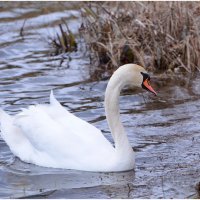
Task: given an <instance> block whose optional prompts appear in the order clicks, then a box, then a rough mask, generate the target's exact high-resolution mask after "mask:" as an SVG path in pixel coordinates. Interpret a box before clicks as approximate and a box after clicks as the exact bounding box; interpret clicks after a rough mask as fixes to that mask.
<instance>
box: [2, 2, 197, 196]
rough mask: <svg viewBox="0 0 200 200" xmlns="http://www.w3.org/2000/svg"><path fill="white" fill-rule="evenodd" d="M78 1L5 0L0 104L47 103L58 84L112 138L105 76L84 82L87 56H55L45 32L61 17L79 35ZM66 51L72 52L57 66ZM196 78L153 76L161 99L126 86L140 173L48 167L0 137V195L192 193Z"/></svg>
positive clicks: (123, 102) (63, 97)
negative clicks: (22, 158) (105, 105)
mask: <svg viewBox="0 0 200 200" xmlns="http://www.w3.org/2000/svg"><path fill="white" fill-rule="evenodd" d="M75 4H76V3H75ZM75 4H73V3H71V2H62V3H54V2H52V3H51V2H39V3H37V2H28V3H27V2H12V3H11V2H4V3H3V4H2V3H0V5H2V6H1V8H0V18H1V21H0V25H1V30H0V34H1V38H0V77H1V79H0V104H1V107H2V108H4V109H5V110H7V111H8V112H9V113H11V114H15V113H17V112H19V110H20V108H21V107H26V106H28V105H31V104H36V103H38V102H39V103H47V102H48V101H49V93H50V90H51V89H53V90H54V93H55V96H56V97H57V99H58V100H59V101H60V102H61V103H62V104H63V105H64V106H65V107H66V108H67V109H68V110H70V111H71V112H73V113H75V114H76V115H77V116H79V117H81V118H82V119H84V120H86V121H89V122H90V123H92V124H94V125H95V126H96V127H98V128H100V129H101V130H102V132H103V134H104V135H105V136H106V138H108V139H109V140H110V141H111V142H113V139H112V138H111V135H110V132H109V129H108V125H107V123H106V120H105V113H104V108H103V100H104V91H105V88H106V84H107V81H100V82H90V81H88V80H87V78H88V73H87V72H88V68H87V67H88V66H89V59H88V58H86V56H85V55H84V52H82V51H81V47H80V48H79V50H78V51H77V52H73V53H71V54H70V55H58V56H50V55H51V52H50V50H49V46H48V40H47V39H46V38H48V36H49V35H54V34H55V33H56V30H57V25H58V24H59V23H60V22H61V18H64V19H66V20H67V23H68V26H69V27H70V28H71V30H72V31H73V32H74V33H75V34H77V33H78V27H79V26H80V23H81V20H80V18H79V17H80V13H79V12H78V10H77V9H76V5H75ZM25 19H26V22H25V26H24V36H23V37H21V36H20V34H19V31H20V29H21V27H22V24H23V22H24V20H25ZM79 42H81V41H80V40H79ZM62 56H65V57H68V56H70V58H69V59H66V60H65V61H64V62H63V63H62V65H61V66H60V58H61V57H62ZM59 66H60V67H59ZM199 77H200V76H198V75H196V76H195V77H190V78H187V80H184V81H185V82H184V81H183V83H182V82H181V83H180V81H177V79H179V80H180V77H179V76H177V77H174V78H172V79H164V78H162V79H161V78H160V77H155V78H154V79H152V82H156V84H155V85H156V86H157V91H158V94H159V96H158V97H152V95H151V94H147V93H145V92H144V91H141V90H133V91H124V92H123V94H122V95H121V97H120V107H121V119H122V122H123V123H124V125H125V126H126V132H127V134H128V137H129V140H130V142H131V145H132V146H133V148H134V150H135V151H136V169H135V171H129V172H122V173H91V172H81V171H75V170H62V169H51V168H43V167H39V166H35V165H31V164H27V163H24V162H21V161H20V160H19V159H18V158H15V157H14V156H13V154H12V153H11V151H10V150H9V148H8V146H7V145H6V144H5V142H4V141H3V140H2V139H1V138H0V177H1V179H0V198H9V197H10V198H11V197H12V198H18V197H24V198H25V197H27V198H28V197H30V198H44V197H47V198H186V197H189V196H194V195H195V193H196V191H195V185H196V183H198V182H200V176H199V175H200V162H199V160H200V155H199V144H200V126H199V115H200V106H199V105H200V102H199V89H198V83H199V81H198V80H199ZM179 83H180V84H179ZM184 83H185V84H184ZM158 86H159V87H158ZM186 86H187V87H186ZM124 156H126V155H124Z"/></svg>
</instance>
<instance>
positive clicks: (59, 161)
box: [4, 94, 114, 169]
mask: <svg viewBox="0 0 200 200" xmlns="http://www.w3.org/2000/svg"><path fill="white" fill-rule="evenodd" d="M10 118H11V117H10ZM9 123H10V127H12V130H10V131H8V130H4V133H5V134H4V135H5V137H4V139H5V141H6V142H7V138H8V137H10V138H12V137H16V131H17V132H18V133H19V134H18V135H20V138H17V139H18V140H21V141H23V143H22V142H20V143H21V145H20V146H23V145H24V144H25V145H24V147H23V148H21V149H20V148H19V145H17V144H16V140H15V141H11V142H9V143H8V142H7V144H8V145H9V146H10V148H11V149H12V151H13V153H14V154H15V155H17V156H18V157H20V158H21V159H22V160H24V161H27V162H31V163H34V164H37V165H41V166H47V167H61V168H72V169H79V168H80V169H83V168H84V166H85V168H86V169H89V167H88V165H89V166H91V167H92V166H93V165H95V166H96V165H98V163H101V164H105V162H102V161H103V160H105V157H106V156H109V157H112V156H113V153H114V148H113V147H112V145H111V143H110V142H109V141H108V140H107V139H106V138H105V137H104V136H103V135H102V133H101V131H100V130H98V129H97V128H96V127H94V126H93V125H91V124H89V123H87V122H85V121H83V120H82V119H80V118H78V117H76V116H75V115H73V114H71V113H70V112H68V111H67V110H66V109H65V108H64V107H62V106H61V105H60V103H59V102H58V101H57V100H56V99H55V98H54V96H53V94H51V97H50V104H49V105H34V106H29V107H28V109H23V110H22V112H20V113H19V114H17V115H16V116H15V117H13V119H12V120H10V121H9ZM4 127H5V126H4ZM6 127H8V126H6ZM23 150H24V152H23Z"/></svg>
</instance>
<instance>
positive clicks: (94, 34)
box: [80, 1, 200, 78]
mask: <svg viewBox="0 0 200 200" xmlns="http://www.w3.org/2000/svg"><path fill="white" fill-rule="evenodd" d="M82 16H83V24H82V26H81V28H80V33H81V35H82V36H83V37H84V39H85V41H86V43H87V45H88V48H89V51H90V53H91V66H92V68H91V74H92V75H93V76H98V77H99V76H101V78H102V76H103V75H105V74H104V72H105V71H106V72H107V73H108V74H110V73H112V72H113V70H115V69H116V68H117V67H118V66H120V65H122V64H125V63H137V64H140V65H142V66H145V67H146V68H148V70H152V71H154V72H165V71H168V72H180V71H186V72H189V73H190V72H193V71H195V70H200V59H199V53H200V34H199V32H200V28H199V27H200V4H199V3H198V2H178V1H177V2H137V1H136V2H133V1H130V2H120V1H117V2H113V1H112V2H109V1H106V2H87V3H85V4H84V8H83V9H82Z"/></svg>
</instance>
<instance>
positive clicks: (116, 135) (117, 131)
mask: <svg viewBox="0 0 200 200" xmlns="http://www.w3.org/2000/svg"><path fill="white" fill-rule="evenodd" d="M125 78H126V76H123V75H122V74H119V73H116V72H115V73H114V74H113V76H112V77H111V79H110V81H109V82H108V85H107V88H106V93H105V112H106V118H107V121H108V125H109V128H110V131H111V134H112V137H113V139H114V142H115V148H116V149H118V150H119V149H122V148H123V147H126V148H127V147H128V148H130V144H129V141H128V138H127V135H126V134H125V131H124V127H123V125H122V123H121V120H120V111H119V96H120V92H121V90H122V88H123V87H124V86H125V85H126V84H127V82H126V79H125Z"/></svg>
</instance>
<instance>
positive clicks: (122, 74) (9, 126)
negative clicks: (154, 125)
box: [0, 64, 155, 171]
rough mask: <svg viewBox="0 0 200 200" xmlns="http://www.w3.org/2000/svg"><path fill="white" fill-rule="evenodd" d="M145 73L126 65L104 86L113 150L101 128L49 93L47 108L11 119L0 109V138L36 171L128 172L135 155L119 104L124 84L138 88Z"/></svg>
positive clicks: (33, 109)
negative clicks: (67, 108) (66, 106)
mask: <svg viewBox="0 0 200 200" xmlns="http://www.w3.org/2000/svg"><path fill="white" fill-rule="evenodd" d="M143 74H146V71H145V70H144V68H142V67H140V66H138V65H134V64H127V65H124V66H121V67H119V69H118V70H116V71H115V72H114V74H113V75H112V77H111V79H110V81H109V83H108V86H107V89H106V93H105V111H106V117H107V120H108V125H109V127H110V130H111V133H112V136H113V139H114V142H115V147H113V145H112V144H111V143H110V142H109V141H108V140H107V139H106V138H105V137H104V135H103V134H102V133H101V131H100V130H99V129H97V128H96V127H94V126H93V125H91V124H89V123H87V122H86V121H84V120H82V119H80V118H78V117H76V116H75V115H73V114H72V113H70V112H69V111H67V110H66V109H65V108H64V107H63V106H61V104H60V103H59V102H58V101H57V100H56V99H55V97H54V95H53V92H51V94H50V104H47V105H41V104H38V105H32V106H29V107H28V108H27V109H22V111H21V112H20V113H18V114H17V115H15V116H10V115H8V114H7V113H6V112H4V111H3V110H0V122H1V136H2V138H3V139H4V140H5V142H6V143H7V145H8V146H9V147H10V150H11V151H12V152H13V154H14V155H16V156H17V157H19V158H20V159H21V160H22V161H24V162H28V163H33V164H36V165H39V166H44V167H53V168H64V169H76V170H84V171H125V170H131V169H133V168H134V164H135V158H134V156H135V155H134V152H133V150H132V147H131V145H130V143H129V141H128V138H127V135H126V134H125V132H124V128H123V126H122V124H121V122H120V114H119V106H118V104H119V102H118V100H119V95H120V91H121V89H122V88H123V87H124V86H125V85H134V86H139V87H141V85H142V84H143V82H144V75H143ZM149 87H150V89H149V88H148V89H149V90H151V92H154V93H155V91H152V90H153V89H152V88H151V86H150V85H149Z"/></svg>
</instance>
